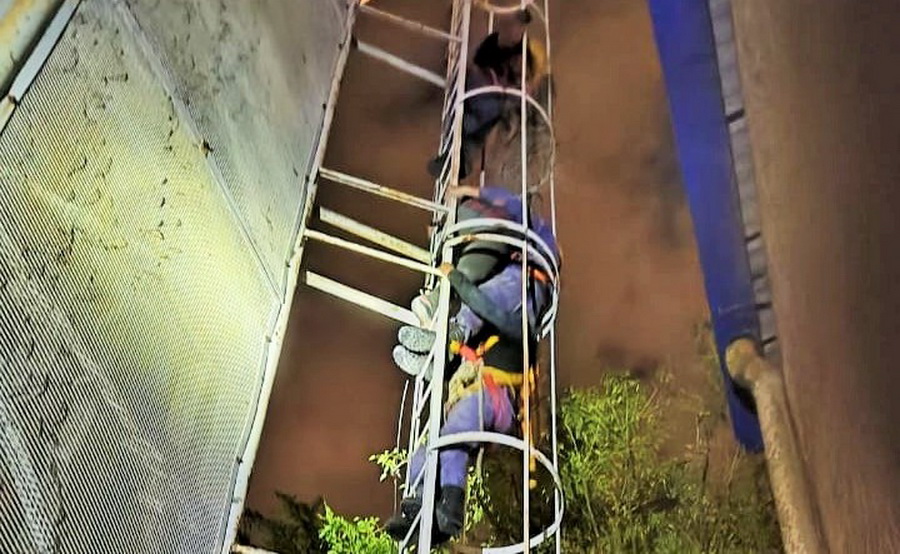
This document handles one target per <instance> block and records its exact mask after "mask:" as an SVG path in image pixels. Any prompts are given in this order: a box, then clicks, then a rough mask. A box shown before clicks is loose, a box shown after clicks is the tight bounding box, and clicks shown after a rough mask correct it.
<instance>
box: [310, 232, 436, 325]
mask: <svg viewBox="0 0 900 554" xmlns="http://www.w3.org/2000/svg"><path fill="white" fill-rule="evenodd" d="M303 234H304V236H306V237H307V238H311V239H313V240H317V241H320V242H324V243H326V244H330V245H332V246H337V247H339V248H343V249H344V250H349V251H351V252H356V253H357V254H362V255H364V256H369V257H370V258H375V259H376V260H381V261H383V262H388V263H392V264H394V265H399V266H402V267H405V268H408V269H414V270H416V271H420V272H422V273H429V274H431V275H435V276H437V277H443V274H442V273H441V272H440V271H438V270H437V268H434V267H432V266H430V265H427V264H423V263H420V262H416V261H413V260H410V259H409V258H404V257H402V256H397V255H394V254H389V253H387V252H385V251H383V250H378V249H377V248H371V247H369V246H364V245H362V244H357V243H355V242H351V241H349V240H344V239H342V238H338V237H333V236H331V235H328V234H325V233H323V232H321V231H316V230H315V229H307V230H306V231H305V232H304V233H303ZM415 324H416V325H418V319H417V320H416V323H415Z"/></svg>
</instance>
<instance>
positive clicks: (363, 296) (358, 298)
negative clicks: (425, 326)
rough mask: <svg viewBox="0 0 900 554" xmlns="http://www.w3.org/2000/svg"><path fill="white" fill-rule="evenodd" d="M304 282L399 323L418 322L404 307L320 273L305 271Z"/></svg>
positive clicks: (412, 323) (414, 323) (411, 323)
mask: <svg viewBox="0 0 900 554" xmlns="http://www.w3.org/2000/svg"><path fill="white" fill-rule="evenodd" d="M306 284H307V285H309V286H311V287H313V288H314V289H318V290H320V291H322V292H326V293H328V294H330V295H332V296H336V297H338V298H340V299H342V300H346V301H347V302H352V303H353V304H356V305H357V306H360V307H363V308H366V309H367V310H371V311H373V312H376V313H379V314H381V315H384V316H387V317H389V318H391V319H395V320H397V321H399V322H401V323H405V324H407V325H416V324H418V322H419V318H418V317H416V315H415V314H414V313H412V312H411V311H409V310H407V309H406V308H402V307H400V306H398V305H396V304H392V303H390V302H388V301H387V300H382V299H381V298H378V297H377V296H373V295H371V294H369V293H367V292H363V291H361V290H359V289H355V288H353V287H349V286H347V285H345V284H343V283H338V282H337V281H335V280H333V279H329V278H328V277H323V276H322V275H319V274H317V273H313V272H311V271H307V272H306Z"/></svg>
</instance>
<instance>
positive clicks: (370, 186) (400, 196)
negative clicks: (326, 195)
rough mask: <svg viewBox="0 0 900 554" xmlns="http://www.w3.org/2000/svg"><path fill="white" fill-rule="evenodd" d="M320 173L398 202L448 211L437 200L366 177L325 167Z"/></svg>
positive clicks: (330, 179)
mask: <svg viewBox="0 0 900 554" xmlns="http://www.w3.org/2000/svg"><path fill="white" fill-rule="evenodd" d="M319 175H320V176H322V177H325V178H326V179H328V180H329V181H334V182H335V183H340V184H342V185H347V186H348V187H352V188H355V189H357V190H362V191H365V192H368V193H371V194H374V195H376V196H381V197H382V198H387V199H389V200H396V201H397V202H402V203H403V204H408V205H410V206H413V207H416V208H422V209H425V210H429V211H432V212H438V213H441V214H446V213H447V207H446V206H443V205H441V204H438V203H436V202H432V201H431V200H426V199H424V198H419V197H418V196H415V195H413V194H408V193H405V192H401V191H399V190H397V189H392V188H390V187H386V186H383V185H378V184H376V183H373V182H372V181H367V180H365V179H360V178H359V177H354V176H352V175H347V174H346V173H341V172H340V171H335V170H333V169H328V168H325V167H323V168H321V169H319Z"/></svg>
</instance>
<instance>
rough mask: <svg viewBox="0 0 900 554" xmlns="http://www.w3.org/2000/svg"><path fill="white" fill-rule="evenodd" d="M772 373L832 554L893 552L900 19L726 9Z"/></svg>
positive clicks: (772, 5) (771, 0)
mask: <svg viewBox="0 0 900 554" xmlns="http://www.w3.org/2000/svg"><path fill="white" fill-rule="evenodd" d="M735 6H736V11H735V20H736V36H737V38H738V41H739V48H740V51H739V53H740V56H741V63H742V77H743V81H744V89H745V97H746V102H747V114H748V121H749V125H750V132H751V137H752V139H753V142H754V148H755V157H756V174H757V182H758V183H759V188H760V199H761V201H762V206H763V208H762V218H763V229H764V233H765V237H766V241H767V249H768V254H769V261H770V267H771V268H772V273H771V278H772V288H773V298H774V304H775V309H776V311H777V313H778V325H779V329H780V333H781V337H780V338H781V344H782V352H783V357H784V373H785V379H786V383H787V387H788V395H789V399H790V402H791V407H792V411H793V413H794V417H795V419H796V421H797V424H798V432H799V435H800V442H801V446H802V449H803V451H804V454H805V457H806V461H807V466H808V468H809V471H810V474H811V476H812V480H813V482H814V483H815V487H814V489H815V492H816V495H817V497H818V502H819V504H820V505H821V506H822V508H823V509H822V516H823V522H824V525H825V528H826V537H827V539H828V542H829V543H830V547H831V551H832V552H836V553H837V552H873V553H876V552H877V553H881V552H900V501H898V497H897V493H898V491H900V425H898V424H900V403H898V402H897V398H896V396H897V391H898V386H897V378H896V375H897V359H898V357H900V343H898V341H897V330H898V329H900V288H898V286H897V284H898V283H900V261H898V257H897V255H896V252H897V237H898V235H900V218H898V217H897V214H898V213H900V188H898V186H897V182H898V180H900V163H898V161H897V160H898V158H897V152H898V149H900V140H898V136H900V135H898V133H897V129H898V128H900V108H898V107H897V104H896V100H895V99H896V98H897V94H898V93H900V72H898V71H896V65H895V64H896V52H897V51H898V48H900V36H898V34H897V32H896V28H897V22H898V21H900V7H898V5H897V3H896V2H891V1H889V0H885V1H874V2H867V3H864V4H856V3H845V2H826V3H822V2H811V1H805V2H782V1H780V0H760V1H758V2H756V1H755V2H749V1H746V0H741V1H739V2H736V3H735Z"/></svg>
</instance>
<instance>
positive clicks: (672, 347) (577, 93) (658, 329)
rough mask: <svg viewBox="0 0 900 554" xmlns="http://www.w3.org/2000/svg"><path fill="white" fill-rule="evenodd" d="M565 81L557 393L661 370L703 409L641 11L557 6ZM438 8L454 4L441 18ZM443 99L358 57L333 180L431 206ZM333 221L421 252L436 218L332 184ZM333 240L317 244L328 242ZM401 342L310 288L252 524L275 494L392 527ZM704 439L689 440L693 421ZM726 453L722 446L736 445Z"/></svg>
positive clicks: (391, 35) (414, 1) (608, 4)
mask: <svg viewBox="0 0 900 554" xmlns="http://www.w3.org/2000/svg"><path fill="white" fill-rule="evenodd" d="M377 4H378V5H379V6H380V7H382V8H384V9H387V10H389V11H392V12H394V13H398V14H404V15H407V16H415V17H419V18H420V19H421V20H423V21H426V22H430V23H432V24H434V25H436V26H444V25H446V23H445V22H446V20H447V18H448V13H449V9H441V10H436V9H434V4H431V3H428V4H426V3H424V2H421V1H419V0H394V1H388V0H378V2H377ZM551 4H553V13H552V14H551V17H552V19H551V21H552V35H553V41H554V42H553V50H552V56H553V63H554V73H555V79H556V92H557V96H556V110H557V111H556V133H557V138H558V142H559V159H558V164H557V174H556V175H557V190H558V200H557V206H558V212H559V218H560V224H559V239H560V242H561V244H562V247H563V249H564V255H565V267H564V275H563V298H562V308H561V313H560V319H559V336H560V358H559V372H560V380H561V382H562V384H563V386H588V385H591V384H593V383H596V382H597V380H598V378H599V376H600V375H601V374H602V373H603V371H604V370H606V369H610V368H620V369H632V370H636V371H637V372H639V373H640V374H642V375H644V376H650V375H652V374H653V373H654V372H655V371H656V369H657V368H659V367H666V368H668V369H669V370H671V371H672V373H673V379H674V381H675V383H676V384H677V388H683V389H687V390H692V391H694V393H695V394H705V393H703V392H702V391H706V390H709V389H708V388H704V387H708V384H709V380H708V378H707V375H708V368H709V366H708V365H706V364H704V363H702V362H700V361H698V358H697V347H696V340H695V338H696V335H697V330H696V329H697V325H698V323H699V322H701V321H703V319H704V318H705V316H706V313H705V312H706V307H705V301H704V296H703V285H702V280H701V275H700V272H699V267H698V261H697V255H696V251H695V246H694V243H693V237H692V231H691V224H690V217H689V214H688V211H687V207H686V205H685V203H684V201H683V198H682V192H681V187H680V183H679V174H678V167H677V162H676V159H675V153H674V150H673V144H672V138H671V133H670V130H669V121H668V115H667V108H666V104H665V95H664V90H663V83H662V76H661V73H660V69H659V67H658V61H657V58H656V52H655V45H654V42H653V37H652V32H651V26H650V19H649V14H648V13H647V9H646V6H645V2H643V1H642V0H608V1H604V2H597V1H596V0H564V1H561V0H560V1H556V2H551ZM441 5H442V6H443V5H444V4H441ZM358 31H359V35H360V36H361V37H366V39H367V40H369V41H370V42H373V43H376V44H378V45H379V46H382V47H384V48H386V49H388V50H391V51H394V52H397V53H403V54H405V55H408V56H409V57H410V58H411V59H412V60H414V61H417V62H419V63H422V64H423V65H427V66H428V67H431V68H435V69H437V68H439V67H440V63H441V56H442V47H441V45H440V44H439V43H437V42H435V41H432V40H428V39H421V38H415V37H413V36H412V35H409V34H407V33H406V32H404V31H397V30H396V29H394V28H391V27H386V26H385V25H384V24H383V23H375V24H373V22H372V21H371V20H367V19H366V18H365V17H364V16H363V17H361V22H360V24H359V29H358ZM441 94H442V93H441V91H440V90H439V89H437V88H434V87H432V86H431V85H429V84H423V83H421V82H419V81H416V80H414V79H413V78H410V77H407V76H406V75H403V74H400V73H397V72H396V71H394V70H392V69H390V68H387V67H385V66H383V65H381V64H379V63H378V62H376V61H373V60H369V59H365V58H363V57H362V56H360V55H359V54H352V55H351V59H350V63H349V66H348V68H347V73H346V78H345V81H344V87H343V89H342V92H341V98H340V103H339V106H338V111H337V119H336V123H335V126H334V128H333V131H332V136H331V143H330V145H329V150H328V154H327V157H326V163H325V165H326V167H331V168H334V169H338V170H342V171H346V172H348V173H351V174H354V175H359V176H361V177H365V178H369V179H372V180H374V181H376V182H380V183H383V184H385V185H389V186H393V187H397V188H400V189H402V190H406V191H409V192H413V193H416V194H420V195H423V196H428V195H430V188H431V182H430V179H429V178H428V176H427V175H426V173H425V163H426V161H427V160H428V159H429V158H430V156H432V155H433V153H434V152H435V150H436V147H437V140H438V126H439V118H440V114H439V109H440V103H441ZM320 200H321V204H322V205H324V206H328V207H329V208H332V209H335V210H337V211H339V212H341V213H344V214H346V215H349V216H351V217H355V218H358V219H360V220H362V221H364V222H367V223H370V224H373V225H376V226H378V227H380V228H382V229H383V230H385V231H388V232H391V233H394V234H396V235H398V236H401V237H405V238H407V239H409V240H412V241H413V242H418V243H419V244H422V245H424V241H425V236H426V235H425V226H426V225H427V219H426V217H425V216H424V215H423V214H422V213H419V212H417V211H415V210H414V209H411V208H402V207H397V206H393V205H391V204H389V203H388V202H384V201H380V200H376V199H371V198H369V197H366V196H364V195H362V194H360V193H357V192H353V191H348V190H344V189H342V188H340V187H339V186H338V185H334V184H329V183H325V184H324V185H323V186H322V188H321V189H320ZM320 227H321V226H320ZM307 263H308V265H309V267H310V268H313V269H315V270H316V271H318V272H320V273H322V274H324V275H327V276H329V277H333V278H336V279H339V280H341V281H343V282H345V283H347V284H349V285H351V286H355V287H358V288H362V289H364V290H367V291H370V292H373V293H375V294H379V295H382V296H384V297H386V298H388V299H391V300H393V301H395V302H397V303H401V304H405V303H406V302H408V300H409V299H410V297H411V296H412V295H413V294H414V293H415V291H416V289H417V288H418V287H419V286H420V285H421V280H420V278H419V277H418V276H417V275H415V274H412V273H411V272H408V271H406V270H397V269H394V268H391V267H388V266H384V265H382V264H378V263H376V262H370V261H365V260H364V261H361V260H360V259H359V258H358V257H355V256H350V255H347V254H345V253H343V252H339V251H335V250H334V249H331V248H328V247H322V246H319V245H311V246H310V248H309V249H308V251H307ZM395 332H396V326H395V325H394V324H393V323H392V322H390V321H388V320H386V319H383V318H381V317H380V316H376V315H371V314H369V313H365V312H363V311H362V310H360V309H357V308H355V307H352V306H350V305H347V304H344V303H342V302H341V301H338V300H334V299H332V298H329V297H326V296H325V295H323V294H321V293H318V292H315V291H312V290H310V289H308V288H305V287H301V288H300V290H299V292H298V295H297V298H296V300H295V304H294V313H293V316H292V319H291V322H290V326H289V330H288V340H287V341H286V344H285V349H284V352H283V354H282V358H281V366H280V368H279V370H278V377H277V381H276V384H275V389H274V393H273V397H272V401H271V405H270V409H269V414H268V419H267V422H266V428H265V432H264V436H263V441H262V444H261V446H260V450H259V454H258V458H257V461H256V468H255V472H254V475H253V478H252V482H251V490H250V498H249V506H250V507H253V508H256V509H262V510H264V511H268V510H270V509H271V508H272V507H273V506H274V497H273V495H272V493H273V491H274V490H282V491H285V492H290V493H295V494H297V495H298V496H299V497H300V498H301V499H312V498H314V497H315V496H317V495H320V494H324V495H325V497H326V498H327V500H328V501H329V503H330V504H331V505H332V506H333V507H335V508H336V509H337V510H339V511H341V512H343V513H348V514H372V513H374V514H378V515H382V516H383V515H385V514H387V513H388V512H389V511H390V510H391V502H392V492H391V488H390V486H388V485H385V484H380V483H379V482H378V470H377V468H375V467H374V466H373V465H372V464H370V463H369V462H367V461H366V458H367V457H368V455H369V454H371V453H373V452H376V451H381V450H383V449H386V448H390V447H392V446H393V442H394V437H395V433H396V418H397V412H398V409H399V402H400V396H401V392H402V387H403V377H402V375H401V374H400V372H399V371H398V370H397V369H396V368H395V367H394V366H393V365H392V362H391V359H390V349H391V347H392V345H393V342H394V333H395ZM685 424H686V425H688V426H689V427H690V428H689V429H688V430H687V434H689V435H691V437H692V436H693V432H694V431H693V427H692V425H693V422H692V421H687V420H686V421H685ZM726 440H727V436H726Z"/></svg>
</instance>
